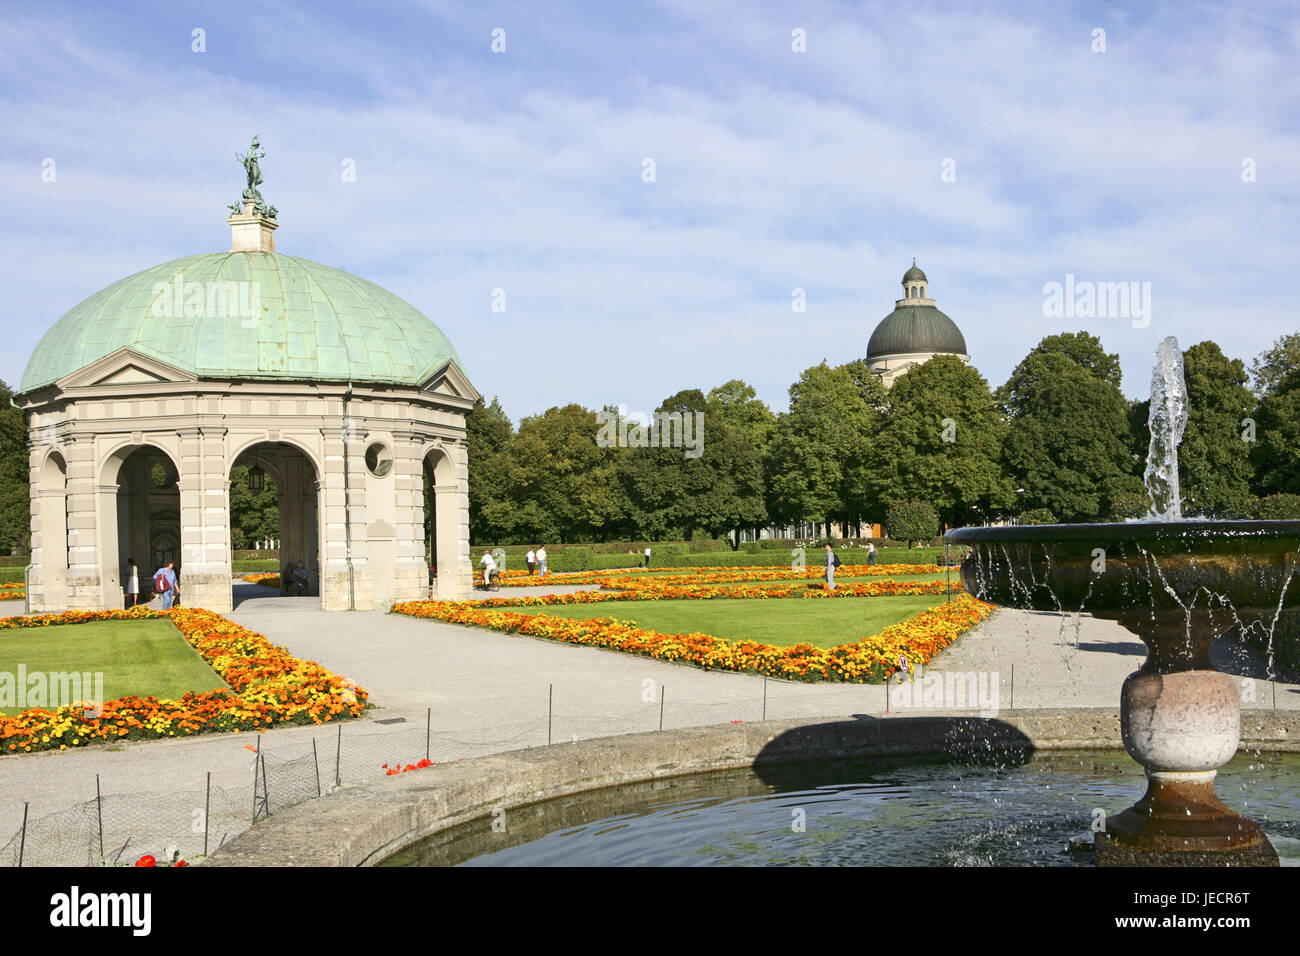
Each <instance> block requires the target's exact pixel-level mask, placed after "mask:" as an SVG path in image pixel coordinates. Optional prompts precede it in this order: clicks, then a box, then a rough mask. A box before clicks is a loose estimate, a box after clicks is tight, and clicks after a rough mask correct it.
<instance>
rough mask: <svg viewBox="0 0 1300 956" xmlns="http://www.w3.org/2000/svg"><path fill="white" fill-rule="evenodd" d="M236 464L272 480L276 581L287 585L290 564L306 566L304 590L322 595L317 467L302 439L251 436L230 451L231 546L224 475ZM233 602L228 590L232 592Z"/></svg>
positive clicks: (319, 498) (233, 522) (322, 537)
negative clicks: (261, 473)
mask: <svg viewBox="0 0 1300 956" xmlns="http://www.w3.org/2000/svg"><path fill="white" fill-rule="evenodd" d="M236 466H243V467H246V468H249V469H250V470H251V469H252V468H253V467H256V468H259V469H261V470H262V471H263V472H264V473H266V474H267V475H269V476H270V478H271V480H272V481H273V482H274V484H275V491H276V509H277V512H278V516H279V527H278V535H277V536H278V538H279V542H280V547H279V562H280V575H281V581H282V584H283V585H284V586H286V588H287V586H288V584H289V583H290V581H291V580H292V573H293V570H294V567H295V566H296V565H297V564H298V563H299V562H301V563H302V565H303V567H304V569H305V570H306V580H307V585H306V586H307V595H308V596H316V597H320V596H321V588H322V580H323V578H322V568H323V563H324V555H323V554H322V546H321V542H322V541H323V540H324V536H323V535H322V533H321V523H322V507H321V502H322V497H323V496H322V494H321V491H322V483H321V469H320V467H319V466H318V464H317V463H316V461H315V458H314V456H313V455H312V453H311V451H310V450H309V449H307V448H306V447H305V446H304V444H303V443H301V442H296V441H290V440H287V439H285V438H282V437H278V436H277V438H276V439H274V440H271V439H268V438H261V439H254V440H252V441H249V442H246V443H245V444H244V445H243V446H242V447H240V448H239V449H238V450H237V451H235V452H233V453H232V455H231V457H230V460H229V464H228V466H227V469H226V478H227V494H226V513H227V515H228V516H229V519H230V534H231V542H232V550H233V540H234V531H235V515H234V510H233V508H232V506H231V503H230V494H229V478H230V474H231V472H232V471H233V469H234V468H235V467H236ZM231 600H232V603H233V600H234V599H233V595H232V598H231Z"/></svg>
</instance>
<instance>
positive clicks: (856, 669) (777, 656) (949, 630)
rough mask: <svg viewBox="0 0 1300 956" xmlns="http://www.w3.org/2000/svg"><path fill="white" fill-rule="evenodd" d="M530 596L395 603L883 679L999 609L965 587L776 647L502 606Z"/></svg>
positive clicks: (799, 673)
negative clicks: (822, 642)
mask: <svg viewBox="0 0 1300 956" xmlns="http://www.w3.org/2000/svg"><path fill="white" fill-rule="evenodd" d="M937 583H942V582H937ZM588 593H590V592H588ZM831 593H833V592H831ZM597 596H601V595H597ZM564 597H574V595H565V596H564ZM527 600H528V599H519V603H515V602H511V601H510V600H509V599H505V600H504V601H501V600H492V601H405V602H401V603H398V604H395V605H393V611H395V612H397V613H399V614H410V615H412V616H414V617H425V618H433V619H436V620H442V621H446V622H448V623H450V624H465V625H469V626H472V627H484V628H489V629H491V630H494V631H504V632H505V633H507V634H526V635H528V636H531V637H543V638H547V639H550V640H555V641H563V642H565V643H568V644H584V645H587V646H591V647H603V648H608V649H611V650H619V651H625V652H627V653H629V654H641V655H644V656H646V657H653V658H656V659H658V660H664V661H675V662H680V663H687V664H695V665H697V666H699V667H702V668H704V669H705V670H714V669H717V670H731V671H741V672H744V673H750V674H767V675H769V676H772V677H780V678H784V679H786V680H801V681H847V682H851V683H879V682H880V681H883V680H885V679H887V678H888V677H889V676H890V675H891V674H893V673H894V672H895V671H896V670H897V668H898V660H899V658H900V657H906V658H907V660H908V661H909V662H910V663H911V664H917V663H921V664H924V663H926V662H928V661H930V660H931V659H932V658H933V657H934V656H935V655H936V654H938V653H939V652H940V651H941V650H943V649H944V648H945V647H947V646H948V645H949V644H951V643H952V642H953V641H955V640H956V639H957V638H958V637H959V636H960V635H961V634H962V633H964V632H965V631H967V630H969V629H970V628H971V627H974V626H975V625H976V624H978V623H979V622H980V621H982V620H984V618H985V617H987V616H988V615H989V613H990V612H991V611H992V610H993V605H991V604H986V603H984V602H983V601H978V600H976V599H975V598H973V597H971V596H970V595H968V594H959V595H957V596H956V597H955V598H954V599H953V600H952V601H950V602H948V603H947V604H943V605H941V606H939V607H936V608H932V609H930V610H928V611H922V612H921V613H920V614H917V615H915V616H914V617H911V618H908V619H907V620H906V621H900V622H899V623H897V624H891V625H889V626H888V627H886V628H884V629H883V630H882V631H880V633H878V634H873V635H872V636H870V637H867V638H864V639H863V640H861V641H856V642H854V643H851V644H841V645H839V646H838V647H832V648H829V649H826V648H820V647H813V646H812V645H811V644H796V645H794V646H793V647H776V646H774V645H771V644H761V643H758V642H757V641H727V640H723V639H722V638H718V637H714V636H712V635H711V634H698V633H693V634H663V633H660V632H658V631H650V630H646V629H645V628H640V627H637V626H635V625H634V624H629V623H627V622H624V621H618V620H616V619H614V618H595V619H591V620H569V619H567V618H558V617H550V616H548V615H545V614H537V613H533V614H528V613H521V612H511V611H504V610H499V608H500V607H501V606H502V605H503V604H504V605H506V606H520V605H521V604H522V603H523V602H526V601H527ZM538 600H539V601H540V600H543V599H538ZM550 603H573V602H561V601H552V602H550Z"/></svg>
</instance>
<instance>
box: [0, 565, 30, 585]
mask: <svg viewBox="0 0 1300 956" xmlns="http://www.w3.org/2000/svg"><path fill="white" fill-rule="evenodd" d="M24 567H25V566H24ZM23 572H24V568H0V584H9V583H10V582H13V581H17V582H20V583H21V582H22V580H23Z"/></svg>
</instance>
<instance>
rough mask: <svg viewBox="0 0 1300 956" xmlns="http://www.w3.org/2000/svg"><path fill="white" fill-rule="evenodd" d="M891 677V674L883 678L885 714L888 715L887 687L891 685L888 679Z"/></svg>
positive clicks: (891, 681)
mask: <svg viewBox="0 0 1300 956" xmlns="http://www.w3.org/2000/svg"><path fill="white" fill-rule="evenodd" d="M892 677H893V675H892V674H890V675H888V676H886V677H885V713H889V685H890V684H892V683H893V680H891V679H890V678H892Z"/></svg>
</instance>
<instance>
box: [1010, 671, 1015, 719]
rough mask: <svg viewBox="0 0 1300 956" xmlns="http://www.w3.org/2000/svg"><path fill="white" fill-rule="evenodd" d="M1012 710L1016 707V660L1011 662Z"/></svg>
mask: <svg viewBox="0 0 1300 956" xmlns="http://www.w3.org/2000/svg"><path fill="white" fill-rule="evenodd" d="M1010 709H1011V710H1015V709H1016V662H1015V661H1012V662H1011V708H1010Z"/></svg>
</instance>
